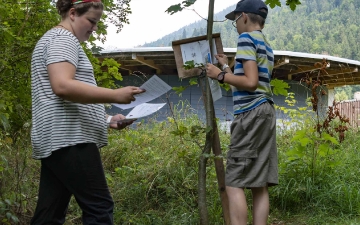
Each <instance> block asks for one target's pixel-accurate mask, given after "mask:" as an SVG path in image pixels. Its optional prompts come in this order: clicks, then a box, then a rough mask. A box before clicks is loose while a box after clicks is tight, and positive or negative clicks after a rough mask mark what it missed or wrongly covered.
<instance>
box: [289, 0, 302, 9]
mask: <svg viewBox="0 0 360 225" xmlns="http://www.w3.org/2000/svg"><path fill="white" fill-rule="evenodd" d="M300 4H301V2H300V0H286V5H287V6H289V7H290V9H291V10H292V11H294V10H295V9H296V6H297V5H300Z"/></svg>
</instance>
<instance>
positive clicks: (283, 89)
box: [270, 79, 290, 97]
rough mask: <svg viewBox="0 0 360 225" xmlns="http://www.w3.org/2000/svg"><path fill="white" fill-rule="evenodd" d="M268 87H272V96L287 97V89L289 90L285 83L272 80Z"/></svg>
mask: <svg viewBox="0 0 360 225" xmlns="http://www.w3.org/2000/svg"><path fill="white" fill-rule="evenodd" d="M270 85H271V86H273V92H274V95H283V96H286V97H287V96H288V91H287V89H289V88H290V86H289V84H288V83H286V82H285V81H283V80H278V79H273V80H271V82H270Z"/></svg>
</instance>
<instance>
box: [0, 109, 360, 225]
mask: <svg viewBox="0 0 360 225" xmlns="http://www.w3.org/2000/svg"><path fill="white" fill-rule="evenodd" d="M180 111H181V112H182V113H184V112H186V117H182V116H180V113H179V112H180ZM182 115H183V114H182ZM194 126H197V127H204V126H205V125H204V124H203V122H202V121H200V120H199V118H198V116H197V115H196V113H193V112H192V111H191V109H189V107H188V106H186V105H184V106H182V107H181V108H178V109H177V110H175V116H174V117H173V116H171V115H169V118H168V120H166V121H162V122H158V121H156V118H154V119H149V120H148V121H138V122H137V123H136V124H135V125H134V126H132V127H131V128H129V129H126V130H122V131H111V132H110V134H109V145H108V146H107V147H105V148H103V149H101V155H102V160H103V164H104V168H105V172H106V178H107V181H108V184H109V187H110V190H111V193H112V196H113V199H114V201H115V211H114V212H115V214H114V219H115V224H145V225H146V224H175V225H176V224H198V221H199V216H198V209H197V173H198V171H197V168H198V167H197V165H198V163H197V162H198V159H199V155H200V152H201V147H202V146H203V144H204V141H205V135H204V134H203V133H201V132H200V133H199V134H197V135H195V136H194V135H193V134H191V127H194ZM309 127H311V124H304V125H302V126H299V127H298V128H297V127H292V129H287V130H281V132H279V133H280V134H281V135H279V136H278V153H279V173H280V184H279V185H278V186H275V187H273V188H270V197H271V214H270V219H269V221H273V222H274V223H275V222H276V221H290V222H289V223H288V224H351V223H353V224H356V221H357V218H358V216H359V213H360V192H359V186H360V177H359V174H360V173H359V172H360V169H359V166H358V162H359V160H360V153H359V149H360V140H358V136H359V132H358V131H357V130H352V131H349V132H347V134H346V139H345V141H344V142H343V143H341V144H340V145H339V146H333V148H334V149H335V151H334V154H331V155H330V156H329V157H328V158H326V157H325V158H322V159H319V161H317V163H319V166H318V167H317V168H318V171H317V173H316V176H315V178H314V177H312V176H310V175H309V174H310V173H309V167H306V166H305V164H304V163H301V160H298V161H296V160H295V161H291V160H288V155H287V152H288V151H289V150H290V149H291V147H292V146H294V145H295V143H294V141H292V137H293V136H294V135H295V132H296V129H308V128H309ZM179 129H182V131H183V132H182V135H180V136H179V135H178V134H177V135H175V133H177V132H175V133H174V132H173V131H178V130H179ZM219 134H220V140H221V146H222V148H223V153H224V155H225V154H226V151H227V145H228V143H229V133H228V131H227V130H220V132H219ZM0 148H1V151H0V156H1V157H0V168H2V169H1V170H0V179H1V180H0V221H3V222H2V223H4V224H14V222H15V221H16V219H12V217H11V216H16V217H17V218H18V219H19V220H20V222H19V224H29V220H30V218H31V216H32V213H33V211H34V209H35V205H36V196H37V188H38V181H39V171H40V170H39V162H38V161H36V160H33V159H31V146H30V137H29V128H24V129H23V131H22V132H20V133H18V134H17V135H15V136H9V135H6V134H5V133H2V134H1V139H0ZM324 160H337V161H339V163H338V164H337V165H336V166H334V167H328V166H326V165H327V164H326V163H325V162H323V161H324ZM224 162H225V161H224ZM207 169H208V173H207V175H208V176H207V178H208V179H207V192H208V193H207V203H208V210H209V216H210V221H211V224H223V218H222V212H221V203H220V198H219V194H218V186H217V181H216V173H215V168H214V163H213V161H212V160H209V161H208V165H207ZM247 194H249V192H247ZM248 201H249V202H250V203H251V198H250V195H249V196H248ZM298 215H306V216H300V217H299V216H298ZM4 221H5V222H4ZM80 223H81V211H80V209H79V207H78V206H77V204H76V202H75V201H74V200H72V201H71V203H70V205H69V211H68V216H67V223H66V224H67V225H73V224H80ZM280 224H281V223H280Z"/></svg>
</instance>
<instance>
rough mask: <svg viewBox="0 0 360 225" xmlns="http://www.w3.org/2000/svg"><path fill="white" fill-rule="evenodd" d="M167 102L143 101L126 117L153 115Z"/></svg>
mask: <svg viewBox="0 0 360 225" xmlns="http://www.w3.org/2000/svg"><path fill="white" fill-rule="evenodd" d="M165 104H166V103H160V104H150V103H143V104H140V105H138V106H136V107H135V108H133V109H132V110H131V111H130V112H129V114H127V116H126V119H137V118H141V117H145V116H148V115H151V114H153V113H155V112H156V111H158V110H159V109H161V108H162V107H163V106H164V105H165Z"/></svg>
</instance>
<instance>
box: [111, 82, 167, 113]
mask: <svg viewBox="0 0 360 225" xmlns="http://www.w3.org/2000/svg"><path fill="white" fill-rule="evenodd" d="M140 87H141V88H144V89H145V90H146V91H145V92H144V93H141V94H138V95H135V98H136V100H135V101H133V102H131V103H130V104H116V103H114V104H112V105H114V106H116V107H118V108H121V109H130V108H133V107H135V106H138V105H140V104H142V103H146V102H149V101H151V100H154V99H156V98H158V97H160V96H161V95H163V94H165V93H167V92H168V91H170V90H171V87H170V86H169V85H168V84H167V83H165V82H164V81H163V80H161V79H160V78H159V77H158V76H156V75H154V76H152V77H151V78H150V79H149V80H147V81H146V82H145V83H144V84H143V85H141V86H140Z"/></svg>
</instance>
